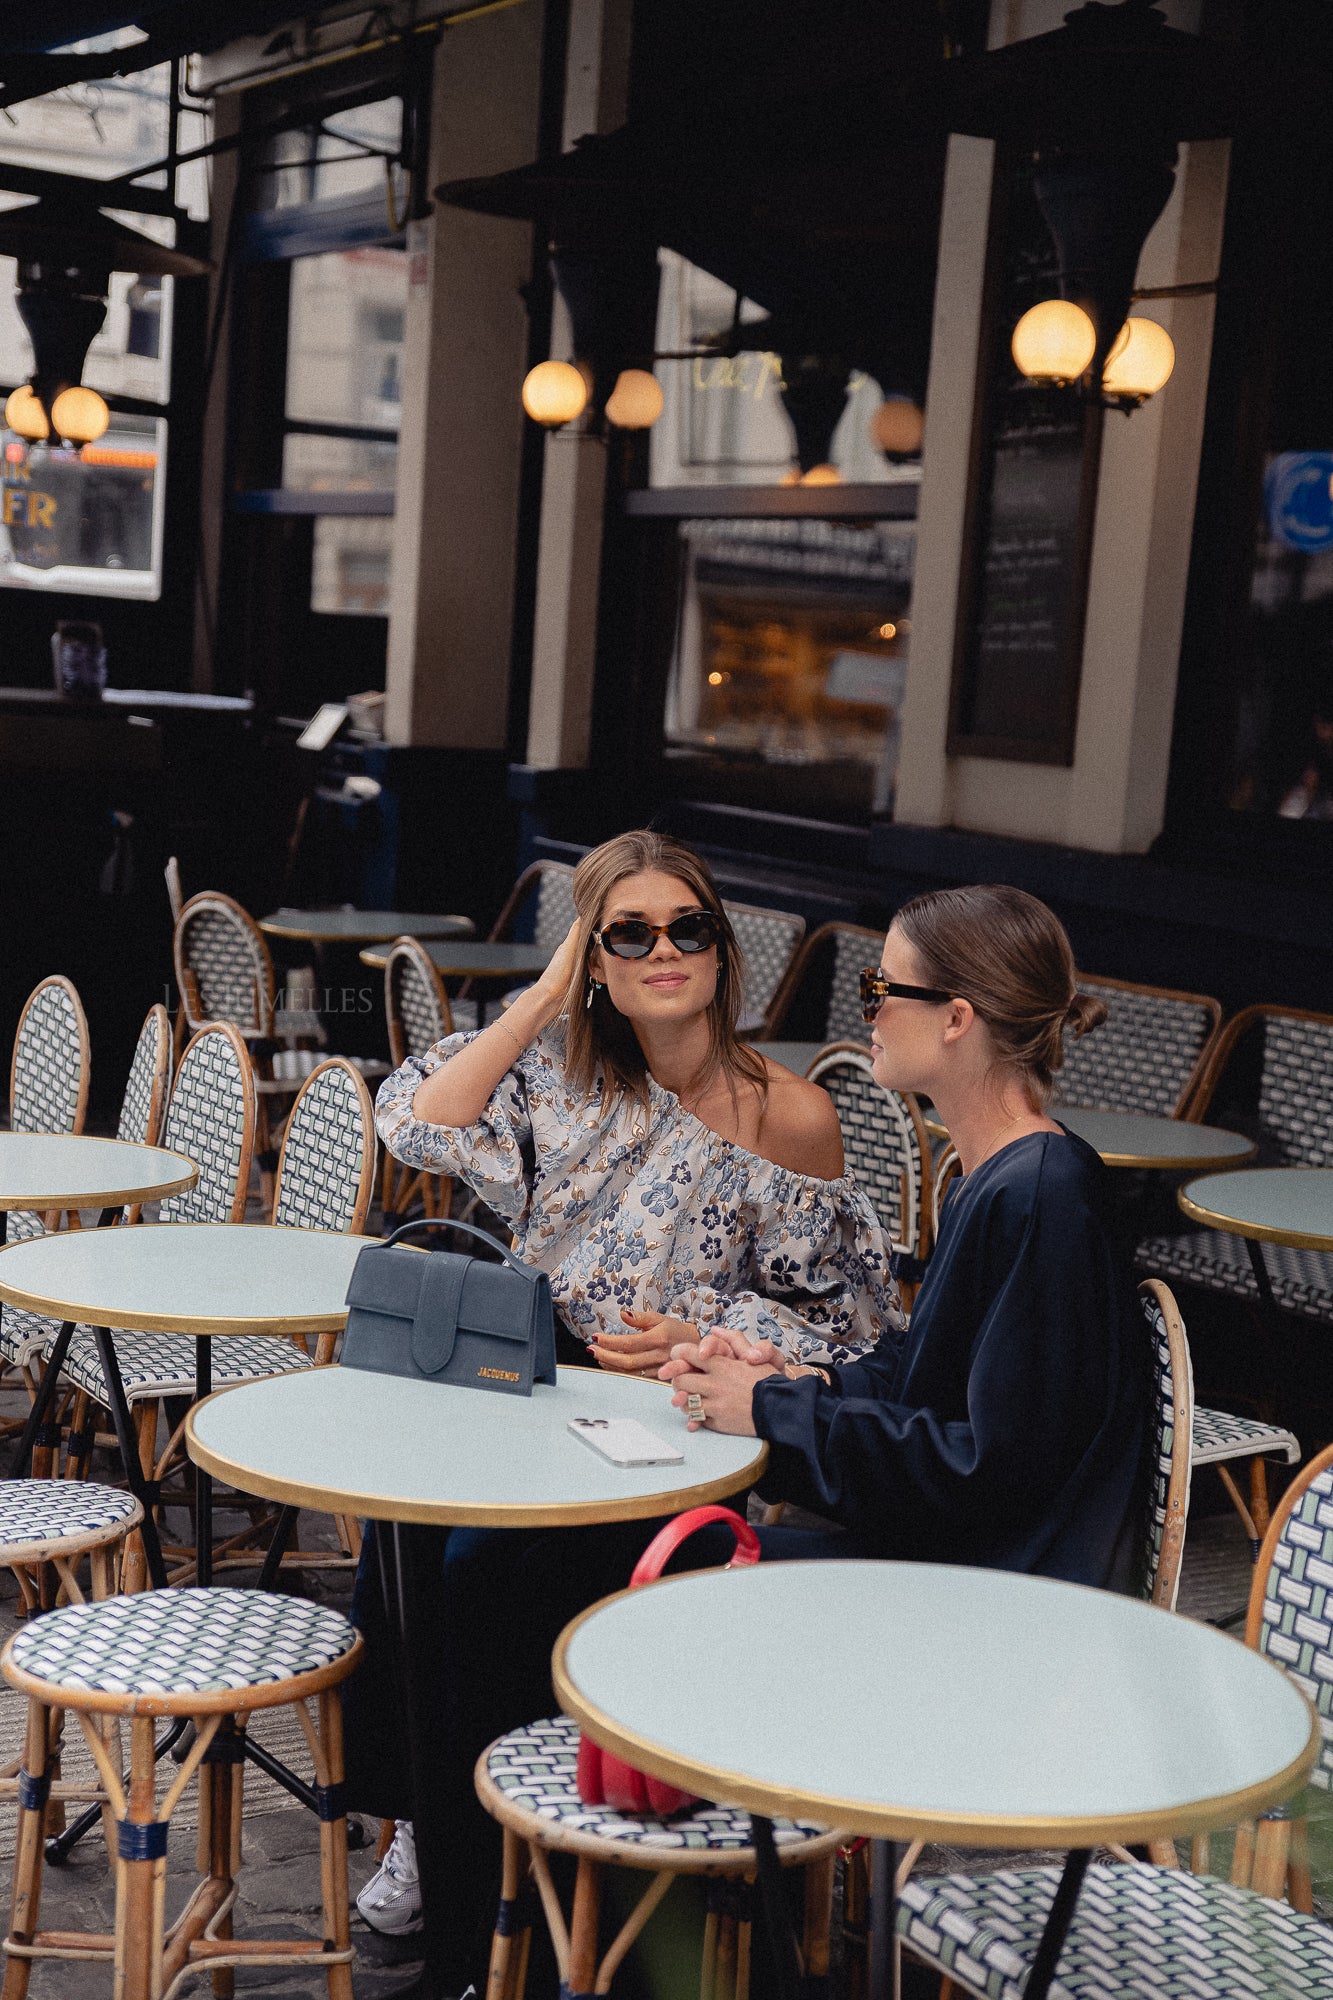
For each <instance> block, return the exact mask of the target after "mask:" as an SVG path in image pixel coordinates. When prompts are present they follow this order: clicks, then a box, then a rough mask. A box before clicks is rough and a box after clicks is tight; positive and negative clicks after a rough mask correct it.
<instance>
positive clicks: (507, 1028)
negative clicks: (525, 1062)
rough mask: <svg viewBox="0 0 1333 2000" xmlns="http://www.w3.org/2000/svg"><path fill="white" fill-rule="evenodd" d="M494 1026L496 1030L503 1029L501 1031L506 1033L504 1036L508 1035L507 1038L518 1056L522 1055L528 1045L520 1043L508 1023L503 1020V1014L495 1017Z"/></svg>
mask: <svg viewBox="0 0 1333 2000" xmlns="http://www.w3.org/2000/svg"><path fill="white" fill-rule="evenodd" d="M495 1026H496V1027H497V1028H503V1029H504V1031H505V1033H506V1034H507V1035H508V1037H509V1039H510V1041H511V1042H512V1043H513V1044H514V1047H515V1048H516V1049H517V1050H518V1052H519V1054H520V1055H522V1053H523V1051H524V1049H525V1048H526V1047H527V1046H528V1045H527V1043H526V1042H520V1040H519V1039H518V1036H517V1035H516V1034H515V1033H514V1031H513V1029H512V1028H511V1027H510V1025H509V1023H508V1021H506V1019H505V1017H504V1015H503V1014H500V1015H497V1017H496V1020H495Z"/></svg>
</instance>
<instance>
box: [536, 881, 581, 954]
mask: <svg viewBox="0 0 1333 2000" xmlns="http://www.w3.org/2000/svg"><path fill="white" fill-rule="evenodd" d="M536 865H537V869H538V870H539V873H538V876H537V907H536V910H535V912H534V915H533V922H532V941H533V943H534V944H535V945H536V946H537V948H538V950H539V951H548V952H551V953H554V952H555V950H556V948H557V946H558V945H560V944H561V943H562V942H563V940H564V937H565V934H566V932H567V931H568V929H569V927H570V925H571V924H572V923H573V921H574V918H575V917H576V915H577V914H578V912H577V911H576V910H575V908H574V870H573V869H572V868H571V867H570V866H569V864H568V862H565V861H539V862H538V863H537V864H536Z"/></svg>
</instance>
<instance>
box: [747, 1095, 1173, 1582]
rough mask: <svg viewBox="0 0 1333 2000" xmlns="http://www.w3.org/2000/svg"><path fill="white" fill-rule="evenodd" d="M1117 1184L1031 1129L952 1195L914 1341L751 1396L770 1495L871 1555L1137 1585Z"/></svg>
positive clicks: (1133, 1432)
mask: <svg viewBox="0 0 1333 2000" xmlns="http://www.w3.org/2000/svg"><path fill="white" fill-rule="evenodd" d="M1106 1173H1107V1170H1106V1168H1105V1167H1103V1165H1102V1163H1101V1161H1100V1160H1099V1159H1098V1157H1097V1155H1096V1154H1095V1153H1094V1152H1093V1151H1092V1149H1091V1147H1089V1146H1086V1145H1085V1144H1084V1143H1083V1141H1082V1140H1081V1139H1078V1138H1075V1137H1074V1136H1073V1135H1072V1134H1071V1133H1067V1132H1062V1133H1060V1134H1057V1133H1052V1132H1038V1133H1032V1134H1030V1135H1029V1136H1027V1137H1026V1138H1022V1139H1016V1140H1014V1141H1013V1143H1012V1144H1010V1145H1008V1146H1004V1147H1002V1148H1001V1149H1000V1151H999V1152H997V1153H995V1154H993V1155H992V1157H991V1158H990V1159H988V1160H986V1161H984V1162H983V1163H982V1165H981V1166H979V1167H977V1168H975V1169H974V1170H973V1172H972V1173H970V1174H968V1175H967V1176H966V1177H965V1178H964V1179H963V1180H961V1181H958V1182H955V1184H954V1186H953V1187H952V1188H951V1189H950V1192H949V1196H948V1199H947V1201H946V1204H945V1207H944V1212H943V1215H942V1218H941V1223H940V1233H939V1240H938V1242H937V1244H936V1247H935V1253H934V1255H933V1257H932V1258H931V1260H930V1264H929V1266H928V1268H927V1273H926V1278H925V1281H924V1283H923V1284H922V1287H921V1290H920V1292H919V1293H918V1295H917V1301H916V1307H915V1309H914V1311H913V1313H912V1318H911V1324H910V1326H909V1328H908V1330H907V1332H906V1333H905V1334H901V1335H900V1334H897V1333H893V1334H888V1333H885V1334H884V1335H883V1337H882V1338H881V1340H880V1342H879V1345H878V1346H877V1347H876V1348H875V1349H874V1350H873V1351H872V1352H871V1353H870V1354H868V1355H866V1356H864V1357H863V1358H861V1359H859V1360H854V1361H848V1362H847V1363H845V1365H844V1366H843V1367H842V1368H839V1369H837V1370H836V1371H834V1379H833V1383H832V1386H830V1387H826V1386H825V1385H824V1383H823V1382H822V1381H820V1380H819V1379H818V1378H816V1377H810V1376H804V1377H801V1378H800V1379H798V1380H796V1381H794V1382H792V1381H786V1380H783V1379H782V1378H780V1377H778V1376H770V1377H765V1379H764V1380H762V1381H761V1382H759V1383H757V1384H756V1385H755V1394H754V1405H753V1408H754V1421H755V1428H756V1430H757V1431H758V1433H759V1435H760V1437H762V1438H767V1439H768V1441H769V1445H770V1463H769V1468H768V1471H767V1473H766V1474H765V1479H764V1488H765V1491H766V1492H769V1493H771V1494H772V1495H773V1496H774V1497H778V1496H780V1497H782V1498H784V1499H788V1500H792V1501H795V1502H797V1503H798V1504H800V1505H802V1506H805V1507H809V1508H813V1509H814V1510H815V1511H817V1512H818V1513H821V1514H824V1515H827V1516H828V1517H830V1518H831V1519H832V1520H835V1521H838V1522H840V1523H842V1524H843V1525H844V1526H845V1527H847V1528H849V1529H851V1530H852V1531H853V1533H854V1534H855V1535H856V1536H857V1538H858V1540H859V1541H860V1543H861V1544H862V1545H863V1547H864V1548H865V1551H866V1553H868V1554H871V1555H877V1556H890V1557H913V1558H916V1559H918V1560H921V1561H933V1562H956V1563H977V1564H982V1565H984V1566H986V1567H988V1568H994V1569H1012V1570H1023V1571H1028V1572H1030V1573H1032V1574H1033V1575H1037V1576H1054V1577H1064V1578H1066V1579H1068V1580H1069V1581H1070V1582H1073V1583H1089V1584H1099V1585H1104V1586H1107V1587H1110V1588H1113V1589H1124V1590H1134V1589H1136V1588H1137V1587H1138V1578H1139V1574H1140V1572H1141V1566H1142V1560H1143V1551H1144V1545H1145V1537H1146V1521H1147V1516H1146V1508H1147V1500H1148V1494H1147V1482H1148V1469H1149V1456H1148V1453H1149V1442H1150V1412H1151V1393H1152V1392H1151V1364H1150V1348H1149V1335H1148V1330H1147V1323H1146V1321H1145V1319H1144V1316H1143V1313H1142V1311H1141V1309H1140V1307H1139V1303H1138V1300H1137V1297H1136V1295H1135V1291H1134V1284H1133V1279H1132V1277H1131V1275H1130V1270H1129V1264H1128V1260H1127V1258H1126V1256H1125V1254H1124V1252H1123V1250H1122V1249H1121V1247H1120V1245H1119V1244H1118V1242H1117V1240H1116V1236H1115V1231H1114V1228H1113V1226H1112V1224H1111V1222H1110V1220H1109V1217H1108V1189H1107V1180H1106Z"/></svg>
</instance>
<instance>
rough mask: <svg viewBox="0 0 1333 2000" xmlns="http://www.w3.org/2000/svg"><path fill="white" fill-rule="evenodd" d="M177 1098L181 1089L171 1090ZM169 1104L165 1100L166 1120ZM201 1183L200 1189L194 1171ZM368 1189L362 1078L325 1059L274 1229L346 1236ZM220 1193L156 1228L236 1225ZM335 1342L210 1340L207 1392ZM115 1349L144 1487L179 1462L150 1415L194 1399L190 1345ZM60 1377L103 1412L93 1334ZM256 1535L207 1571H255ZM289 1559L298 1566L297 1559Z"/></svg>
mask: <svg viewBox="0 0 1333 2000" xmlns="http://www.w3.org/2000/svg"><path fill="white" fill-rule="evenodd" d="M209 1032H212V1033H222V1032H223V1030H222V1029H221V1028H220V1027H219V1028H216V1029H213V1030H210V1031H209ZM226 1032H228V1033H231V1032H232V1031H231V1030H227V1031H226ZM193 1046H194V1045H193V1044H191V1047H193ZM242 1053H243V1052H242ZM189 1055H190V1051H189V1050H187V1051H186V1055H185V1059H184V1061H182V1063H181V1080H183V1079H184V1077H185V1075H186V1065H187V1063H188V1061H189ZM179 1088H180V1080H178V1083H177V1089H178V1090H179ZM175 1102H176V1100H175V1098H174V1097H173V1099H172V1107H173V1110H174V1108H175ZM171 1131H172V1121H171V1117H170V1116H168V1120H167V1136H166V1139H165V1142H164V1143H167V1144H170V1135H171ZM182 1150H184V1148H183V1147H182ZM200 1178H201V1181H202V1170H201V1176H200ZM374 1184H375V1126H374V1111H373V1108H372V1106H371V1102H370V1092H369V1091H368V1090H367V1089H366V1085H365V1080H364V1078H363V1077H362V1076H361V1075H360V1074H359V1072H358V1071H357V1070H356V1069H354V1068H353V1066H352V1065H351V1063H349V1062H348V1061H347V1060H346V1059H345V1058H344V1057H342V1056H331V1057H330V1058H329V1060H328V1061H327V1062H325V1063H322V1064H321V1065H320V1067H319V1068H318V1069H317V1070H315V1071H314V1072H313V1074H312V1075H310V1076H309V1077H308V1078H307V1079H306V1081H305V1083H304V1084H303V1085H302V1087H301V1091H300V1094H299V1096H298V1097H297V1100H296V1103H295V1104H294V1105H293V1107H292V1115H291V1117H290V1118H289V1119H288V1121H287V1130H286V1133H285V1135H284V1137H283V1142H282V1152H281V1155H280V1158H279V1163H278V1181H277V1193H276V1198H275V1202H274V1226H275V1227H277V1228H287V1229H336V1230H341V1231H345V1232H347V1233H349V1234H353V1235H354V1234H355V1233H356V1232H357V1231H358V1230H359V1229H360V1228H361V1225H362V1223H363V1222H364V1221H365V1218H366V1212H367V1210H368V1208H369V1206H370V1197H371V1193H372V1191H373V1188H374ZM227 1185H228V1184H227V1182H226V1181H225V1180H224V1179H221V1178H219V1181H218V1184H217V1186H216V1188H215V1189H214V1190H213V1191H212V1194H211V1202H212V1207H213V1209H214V1212H213V1213H210V1214H206V1215H198V1214H195V1215H179V1214H176V1213H174V1212H173V1213H171V1214H168V1213H166V1211H167V1209H168V1207H169V1204H168V1203H166V1202H164V1203H163V1205H162V1206H163V1212H164V1213H163V1220H164V1221H194V1222H203V1221H208V1222H239V1221H241V1220H243V1218H244V1213H245V1202H244V1182H242V1184H241V1198H240V1202H239V1207H238V1206H237V1204H236V1203H235V1202H233V1204H232V1207H231V1209H230V1211H229V1212H227V1213H225V1214H224V1213H221V1212H217V1211H220V1210H221V1208H222V1205H223V1201H224V1199H225V1197H226V1191H227ZM196 1192H197V1190H196ZM182 1199H185V1197H181V1196H173V1197H172V1201H173V1202H178V1201H180V1200H182ZM336 1338H337V1337H336V1335H334V1334H332V1333H328V1334H321V1335H320V1337H319V1340H318V1343H317V1346H316V1349H315V1353H314V1355H313V1356H312V1355H311V1354H310V1351H309V1349H308V1347H307V1346H306V1345H305V1342H304V1340H302V1339H300V1338H295V1337H293V1338H288V1337H287V1336H286V1335H283V1334H264V1333H248V1334H218V1335H216V1336H215V1337H214V1340H213V1343H212V1361H213V1369H212V1373H213V1386H214V1388H215V1389H225V1388H231V1387H234V1386H235V1385H236V1384H237V1383H238V1382H254V1381H258V1380H260V1379H261V1378H263V1377H264V1376H268V1375H280V1374H290V1373H292V1372H293V1371H294V1370H296V1369H299V1368H310V1367H312V1366H316V1365H323V1364H326V1363H327V1362H329V1361H331V1360H332V1359H333V1350H334V1345H335V1342H336ZM115 1343H116V1359H117V1361H118V1362H119V1364H120V1370H121V1375H122V1378H123V1380H124V1384H125V1398H126V1401H127V1402H128V1403H129V1406H130V1409H131V1411H132V1413H133V1416H134V1420H135V1427H136V1431H137V1433H138V1436H139V1440H140V1462H141V1464H142V1465H143V1467H144V1477H145V1478H146V1479H156V1480H158V1481H161V1480H162V1479H163V1478H164V1477H165V1475H166V1473H167V1472H168V1471H169V1470H170V1469H171V1468H172V1466H173V1465H174V1464H176V1463H177V1461H178V1459H179V1453H180V1448H181V1439H182V1436H183V1433H184V1428H185V1426H184V1420H183V1419H182V1421H181V1422H180V1423H179V1424H178V1425H177V1426H176V1429H175V1430H174V1431H173V1433H172V1435H171V1437H170V1438H169V1439H168V1441H167V1444H166V1446H165V1448H164V1449H163V1450H162V1451H161V1452H160V1453H159V1452H158V1451H157V1444H156V1440H157V1412H158V1408H159V1406H160V1405H161V1404H162V1403H163V1402H165V1401H166V1399H167V1398H169V1397H181V1398H185V1399H192V1398H193V1396H194V1385H195V1373H194V1368H195V1363H194V1341H193V1340H192V1339H191V1337H190V1336H189V1335H188V1334H181V1333H148V1332H128V1333H126V1332H117V1334H116V1336H115ZM65 1373H66V1375H67V1376H68V1377H69V1379H70V1380H71V1381H72V1382H73V1383H74V1384H75V1386H76V1387H77V1388H78V1389H79V1390H80V1391H81V1392H82V1394H83V1395H84V1396H85V1397H86V1398H88V1399H89V1401H91V1402H97V1403H102V1402H105V1400H106V1380H105V1377H104V1375H103V1373H102V1363H101V1357H100V1356H99V1354H98V1352H97V1347H96V1344H95V1342H94V1340H93V1338H92V1330H91V1328H88V1327H80V1328H79V1329H78V1330H77V1332H76V1333H75V1335H74V1338H73V1340H72V1341H71V1343H70V1349H69V1354H68V1355H67V1357H66V1361H65ZM262 1527H263V1521H262V1520H261V1519H259V1518H256V1520H255V1521H254V1522H253V1523H252V1525H251V1527H250V1528H249V1529H247V1530H244V1531H243V1532H242V1534H240V1535H239V1536H237V1537H235V1538H234V1539H233V1540H231V1541H229V1542H224V1543H223V1544H222V1545H221V1546H220V1547H219V1549H218V1550H217V1551H216V1552H215V1554H214V1567H215V1568H221V1567H226V1566H227V1564H228V1563H229V1562H241V1563H245V1564H250V1563H253V1562H257V1561H258V1560H259V1558H258V1557H257V1556H256V1555H255V1554H254V1552H253V1551H252V1550H251V1549H250V1546H249V1545H250V1543H251V1542H252V1541H253V1539H254V1537H255V1535H256V1534H258V1533H259V1532H261V1530H262ZM349 1535H350V1539H349ZM343 1540H344V1547H345V1549H346V1550H347V1551H348V1552H349V1553H353V1552H355V1551H356V1550H357V1549H359V1547H360V1540H359V1536H358V1535H357V1533H356V1530H355V1523H354V1522H351V1523H344V1524H343ZM168 1554H169V1559H174V1561H175V1563H176V1565H177V1568H178V1571H180V1570H182V1566H183V1569H188V1570H193V1566H194V1552H193V1551H192V1550H187V1549H178V1550H177V1549H173V1550H171V1551H169V1552H168ZM291 1559H292V1560H293V1561H295V1560H297V1558H296V1557H295V1556H293V1557H292V1558H291ZM316 1559H317V1558H316ZM324 1559H325V1560H327V1559H328V1558H324ZM334 1559H335V1560H342V1558H334ZM301 1560H303V1561H310V1560H312V1558H310V1557H303V1558H301Z"/></svg>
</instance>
